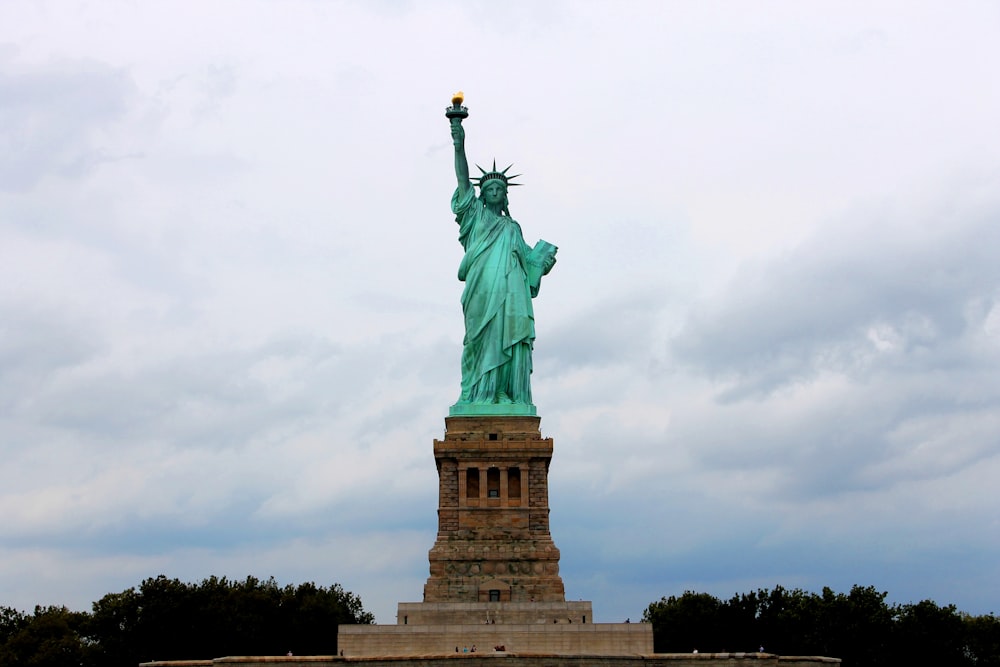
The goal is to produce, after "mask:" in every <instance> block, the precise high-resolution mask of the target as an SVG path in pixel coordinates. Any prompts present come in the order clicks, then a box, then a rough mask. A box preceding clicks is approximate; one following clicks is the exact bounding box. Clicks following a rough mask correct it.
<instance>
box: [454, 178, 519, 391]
mask: <svg viewBox="0 0 1000 667" xmlns="http://www.w3.org/2000/svg"><path fill="white" fill-rule="evenodd" d="M451 208H452V211H453V212H454V213H455V216H456V218H455V219H456V222H458V225H459V227H458V229H459V231H458V240H459V242H461V244H462V247H463V248H465V256H464V257H462V263H461V264H460V265H459V268H458V279H459V280H461V281H464V282H465V289H464V290H463V292H462V312H463V313H464V314H465V340H464V341H463V349H462V396H461V398H460V399H459V402H460V403H498V402H501V403H506V402H512V403H516V404H525V405H531V350H532V347H533V345H534V340H535V316H534V311H533V310H532V305H531V297H532V296H534V295H535V294H537V292H538V284H537V282H536V283H535V284H534V285H530V284H529V279H528V257H529V253H530V252H531V248H530V247H529V246H528V245H527V244H526V243H525V242H524V237H523V236H522V234H521V227H520V225H518V224H517V222H516V221H515V220H513V219H512V218H510V217H508V216H506V215H499V214H497V213H494V212H493V211H491V210H489V209H488V208H487V207H486V206H485V205H484V204H483V202H482V201H481V200H480V199H478V198H476V196H475V190H474V189H473V188H472V187H471V185H470V187H468V188H467V189H466V190H465V194H464V195H463V194H461V191H460V190H458V189H456V190H455V194H454V196H453V197H452V200H451Z"/></svg>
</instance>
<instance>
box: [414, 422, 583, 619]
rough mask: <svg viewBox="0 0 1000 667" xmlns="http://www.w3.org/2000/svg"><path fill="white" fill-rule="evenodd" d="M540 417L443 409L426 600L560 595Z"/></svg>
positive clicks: (555, 598) (557, 598)
mask: <svg viewBox="0 0 1000 667" xmlns="http://www.w3.org/2000/svg"><path fill="white" fill-rule="evenodd" d="M539 422H540V419H539V418H538V417H514V416H498V417H489V416H477V417H448V418H447V419H446V420H445V429H446V430H445V438H444V440H435V441H434V459H435V462H436V464H437V470H438V488H439V494H438V533H437V539H436V541H435V543H434V546H433V547H432V548H431V550H430V554H429V560H430V577H429V578H428V580H427V583H426V585H425V586H424V602H488V601H490V600H491V595H492V599H493V600H494V601H500V602H530V601H537V602H543V601H544V602H562V601H565V599H566V595H565V589H564V587H563V582H562V578H561V577H560V576H559V550H558V549H557V548H556V546H555V544H554V543H553V541H552V536H551V534H550V533H549V491H548V471H549V463H550V462H551V460H552V450H553V446H552V439H551V438H542V435H541V432H540V431H539V428H538V427H539Z"/></svg>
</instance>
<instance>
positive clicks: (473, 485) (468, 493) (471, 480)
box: [465, 468, 479, 498]
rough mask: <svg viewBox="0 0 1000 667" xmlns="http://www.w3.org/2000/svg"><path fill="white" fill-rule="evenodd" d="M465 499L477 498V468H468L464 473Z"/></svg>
mask: <svg viewBox="0 0 1000 667" xmlns="http://www.w3.org/2000/svg"><path fill="white" fill-rule="evenodd" d="M465 497H466V498H479V468H468V469H466V471H465Z"/></svg>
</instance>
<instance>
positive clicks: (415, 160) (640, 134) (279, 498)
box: [0, 0, 1000, 623]
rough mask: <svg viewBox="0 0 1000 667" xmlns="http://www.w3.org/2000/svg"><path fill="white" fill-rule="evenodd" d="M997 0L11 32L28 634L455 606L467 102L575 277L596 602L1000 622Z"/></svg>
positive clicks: (231, 21)
mask: <svg viewBox="0 0 1000 667" xmlns="http://www.w3.org/2000/svg"><path fill="white" fill-rule="evenodd" d="M998 64H1000V5H998V4H997V3H995V2H972V1H958V2H948V3H943V2H924V3H921V2H910V1H907V2H868V1H865V2H856V3H851V2H841V1H837V2H828V3H825V2H809V3H802V2H794V1H788V2H741V3H736V2H732V3H715V2H660V1H656V2H621V1H616V2H598V3H593V2H504V3H485V2H475V3H472V2H416V1H414V2H389V1H383V2H327V1H321V0H315V1H311V2H310V1H306V0H297V1H296V0H291V1H281V2H278V1H276V0H270V1H269V0H256V1H250V0H230V1H226V0H198V2H194V1H192V2H117V1H102V2H73V1H70V0H66V1H60V2H43V1H38V0H24V1H21V0H4V1H3V2H2V3H0V460H2V467H0V605H7V606H13V607H16V608H19V609H26V610H30V609H32V608H33V607H34V605H36V604H65V605H68V606H69V607H71V608H74V609H84V610H86V609H89V608H90V603H91V602H92V601H94V600H97V599H99V598H100V597H101V596H103V595H104V594H106V593H109V592H120V591H122V590H124V589H126V588H128V587H130V586H135V585H138V584H139V583H140V582H141V581H142V580H143V579H145V578H146V577H151V576H156V575H158V574H161V573H162V574H166V575H167V576H169V577H177V578H180V579H182V580H185V581H200V580H201V579H203V578H205V577H208V576H210V575H219V576H222V575H226V576H229V577H235V578H240V579H242V578H244V577H246V576H247V575H254V576H258V577H268V576H271V575H273V576H274V577H276V579H277V580H278V581H279V583H281V584H286V583H295V584H297V583H301V582H304V581H315V582H316V583H317V584H322V585H329V584H331V583H334V582H337V583H340V584H342V585H343V586H344V587H345V588H346V589H348V590H350V591H352V592H354V593H356V594H358V595H359V596H360V597H361V599H362V601H363V603H364V605H365V608H366V609H368V610H370V611H372V612H374V613H375V614H376V617H377V619H378V621H379V622H380V623H394V622H395V611H396V603H397V602H399V601H419V600H420V599H421V597H422V593H423V584H424V582H425V581H426V578H427V575H428V561H427V552H428V550H429V549H430V547H431V546H432V545H433V543H434V537H435V532H436V509H437V477H436V472H435V467H434V459H433V452H432V444H433V439H434V438H441V437H443V434H444V417H445V416H446V415H447V411H448V407H449V406H450V405H451V404H452V403H454V402H455V400H456V399H457V397H458V391H459V382H460V372H459V357H460V354H461V340H462V335H463V330H462V326H463V325H462V315H461V307H460V303H459V296H460V294H461V288H462V284H461V283H460V282H458V280H457V278H456V271H457V268H458V263H459V261H460V259H461V255H462V248H461V246H460V245H459V243H458V228H457V225H456V224H455V222H454V217H453V216H452V215H451V212H450V209H449V201H450V198H451V194H452V191H453V189H454V187H455V180H454V170H453V159H452V146H451V138H450V133H449V128H448V121H447V120H446V119H445V117H444V107H445V106H446V105H447V104H448V102H449V100H450V97H451V94H452V93H453V92H455V91H456V90H458V89H462V90H464V91H465V93H466V102H467V105H468V107H469V109H470V117H469V119H468V120H467V121H466V123H465V126H466V131H467V149H468V154H469V158H470V160H471V161H472V162H477V163H479V164H480V165H483V166H487V164H488V163H489V164H490V165H491V164H492V161H493V160H494V158H495V159H496V160H497V164H498V165H500V166H501V167H502V166H506V165H507V164H510V163H513V164H514V172H515V173H523V174H524V175H523V177H522V178H521V179H519V180H520V181H521V182H523V183H524V187H521V188H516V189H513V190H512V191H511V212H512V214H513V216H514V217H515V218H516V219H517V220H518V221H519V222H520V223H521V226H522V229H523V230H524V233H525V237H526V239H527V241H528V242H529V243H531V244H533V243H534V242H535V241H536V240H537V239H539V238H544V239H546V240H548V241H550V242H552V243H554V244H556V245H558V246H559V255H558V258H559V263H558V264H557V265H556V267H555V269H554V270H553V271H552V273H551V274H550V275H549V276H548V277H546V279H545V281H544V282H543V287H542V290H541V293H540V295H539V297H538V298H537V299H536V300H535V317H536V330H537V335H538V338H537V341H536V345H535V374H534V379H533V391H534V397H535V402H536V404H537V406H538V413H539V415H540V416H541V418H542V421H541V428H542V433H543V435H544V436H546V437H552V438H554V440H555V455H554V458H553V461H552V467H551V470H550V503H551V507H552V513H551V525H552V535H553V538H554V540H555V543H556V545H557V546H558V547H559V548H560V550H561V552H562V561H561V566H562V576H563V579H564V581H565V584H566V593H567V597H568V598H570V599H573V600H576V599H584V600H592V601H593V603H594V613H595V620H597V621H616V622H617V621H621V620H623V619H624V618H625V617H631V618H632V619H633V620H635V619H636V618H638V617H639V616H640V615H641V613H642V610H643V609H644V608H645V607H646V606H647V605H648V604H649V603H650V602H652V601H654V600H658V599H659V598H660V597H662V596H669V595H677V594H680V593H682V592H683V591H685V590H689V589H690V590H696V591H704V592H709V593H712V594H715V595H718V596H721V597H728V596H730V595H732V594H733V593H736V592H747V591H750V590H752V589H755V588H757V587H767V588H773V587H774V586H777V585H781V586H785V587H789V588H791V587H801V588H804V589H806V590H811V591H819V590H820V589H821V588H822V587H823V586H830V587H832V588H834V589H835V590H838V591H847V590H849V589H850V587H851V585H852V584H861V585H873V586H875V587H876V588H878V589H880V590H884V591H888V592H889V600H890V601H892V602H901V603H906V602H917V601H920V600H923V599H933V600H935V601H937V602H938V603H940V604H947V603H954V604H956V605H957V606H958V607H959V609H961V610H963V611H967V612H970V613H974V614H982V613H988V612H1000V484H998V483H997V480H998V479H1000V130H998V128H1000V122H998V121H997V119H998V118H1000V79H998V75H997V71H998V70H997V68H998Z"/></svg>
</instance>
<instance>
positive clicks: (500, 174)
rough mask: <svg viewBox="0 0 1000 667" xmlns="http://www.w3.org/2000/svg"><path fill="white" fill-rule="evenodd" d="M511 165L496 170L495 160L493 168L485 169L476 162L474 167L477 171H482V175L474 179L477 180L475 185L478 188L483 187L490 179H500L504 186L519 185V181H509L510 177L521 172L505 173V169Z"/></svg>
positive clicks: (514, 176)
mask: <svg viewBox="0 0 1000 667" xmlns="http://www.w3.org/2000/svg"><path fill="white" fill-rule="evenodd" d="M513 166H514V165H510V166H508V167H507V169H504V170H503V171H497V161H496V160H493V170H492V171H486V170H485V169H483V168H482V167H480V166H479V165H478V164H477V165H476V167H477V168H478V169H479V171H481V172H482V174H483V175H482V176H480V177H478V178H477V179H476V180H477V181H478V182H477V183H476V185H478V186H479V189H480V190H481V189H482V188H483V186H484V185H486V184H487V183H489V182H490V181H501V182H502V183H503V184H504V187H510V186H512V185H521V184H520V183H511V182H510V181H511V180H512V179H515V178H517V177H518V176H520V175H521V174H514V175H513V176H508V175H507V171H508V170H509V169H510V168H511V167H513Z"/></svg>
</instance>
